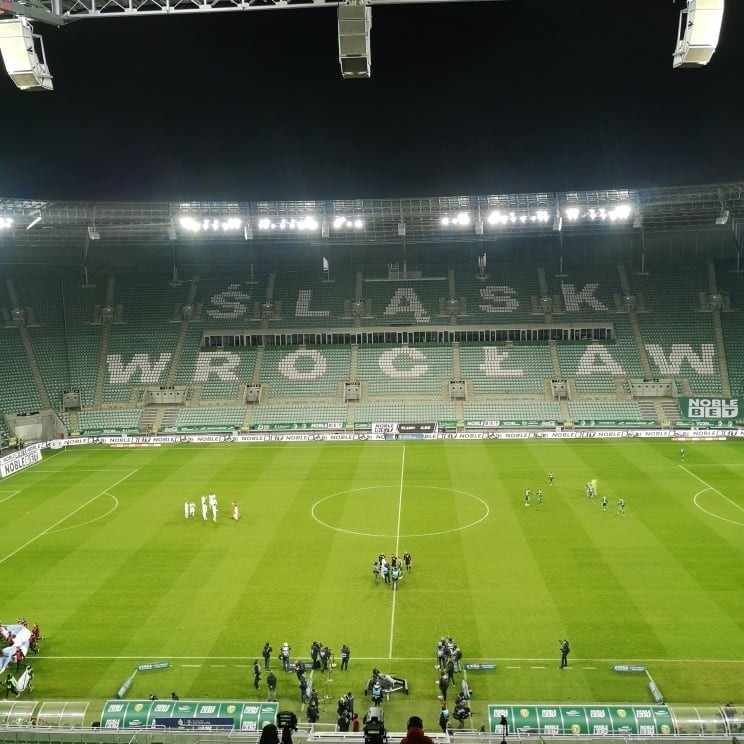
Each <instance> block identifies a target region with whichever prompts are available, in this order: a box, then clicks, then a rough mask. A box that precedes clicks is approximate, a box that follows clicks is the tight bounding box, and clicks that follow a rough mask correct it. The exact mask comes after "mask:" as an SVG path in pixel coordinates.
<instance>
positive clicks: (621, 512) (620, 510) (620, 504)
mask: <svg viewBox="0 0 744 744" xmlns="http://www.w3.org/2000/svg"><path fill="white" fill-rule="evenodd" d="M617 513H618V514H619V515H620V516H621V517H624V516H625V499H618V502H617Z"/></svg>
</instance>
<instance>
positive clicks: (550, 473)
mask: <svg viewBox="0 0 744 744" xmlns="http://www.w3.org/2000/svg"><path fill="white" fill-rule="evenodd" d="M554 479H555V475H554V474H553V471H552V470H551V471H550V472H549V473H548V485H549V486H552V485H553V480H554Z"/></svg>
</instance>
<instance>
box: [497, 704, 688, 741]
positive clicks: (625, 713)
mask: <svg viewBox="0 0 744 744" xmlns="http://www.w3.org/2000/svg"><path fill="white" fill-rule="evenodd" d="M502 716H504V718H506V721H507V725H508V731H509V732H510V733H511V732H515V733H516V732H519V733H521V734H534V735H538V736H560V735H567V734H568V735H572V736H580V735H582V734H583V735H589V736H607V735H615V736H617V735H619V736H632V735H638V736H659V735H662V736H668V735H670V734H673V733H674V731H675V728H674V725H675V722H674V718H673V715H672V711H671V710H670V709H669V708H667V707H666V706H662V705H489V706H488V720H489V724H490V731H491V732H492V733H499V734H500V733H502V731H501V717H502Z"/></svg>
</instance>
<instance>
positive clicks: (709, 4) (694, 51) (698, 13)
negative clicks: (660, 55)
mask: <svg viewBox="0 0 744 744" xmlns="http://www.w3.org/2000/svg"><path fill="white" fill-rule="evenodd" d="M723 3H724V0H687V7H686V8H684V9H683V10H682V11H681V12H680V14H679V28H678V31H677V47H676V49H675V50H674V56H673V62H672V66H673V67H702V66H703V65H707V64H708V62H710V60H711V57H712V56H713V53H714V52H715V51H716V47H717V46H718V37H719V36H720V33H721V24H722V23H723Z"/></svg>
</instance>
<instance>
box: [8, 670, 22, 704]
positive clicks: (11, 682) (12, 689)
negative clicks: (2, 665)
mask: <svg viewBox="0 0 744 744" xmlns="http://www.w3.org/2000/svg"><path fill="white" fill-rule="evenodd" d="M11 693H13V695H15V696H16V697H19V696H20V694H21V693H20V692H19V691H18V682H17V681H16V679H15V677H13V676H12V675H11V674H8V676H7V677H6V678H5V698H6V700H7V698H8V696H9V695H10V694H11Z"/></svg>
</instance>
